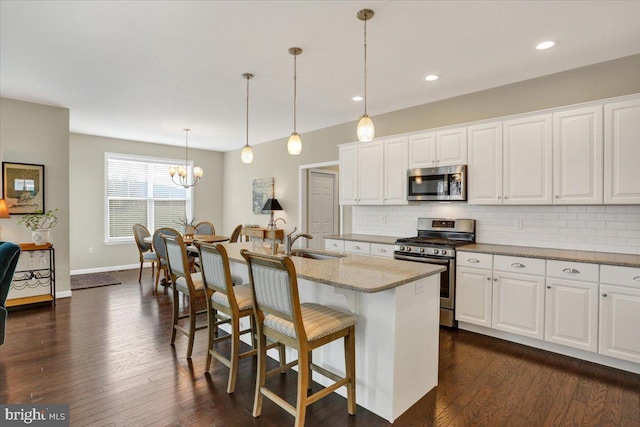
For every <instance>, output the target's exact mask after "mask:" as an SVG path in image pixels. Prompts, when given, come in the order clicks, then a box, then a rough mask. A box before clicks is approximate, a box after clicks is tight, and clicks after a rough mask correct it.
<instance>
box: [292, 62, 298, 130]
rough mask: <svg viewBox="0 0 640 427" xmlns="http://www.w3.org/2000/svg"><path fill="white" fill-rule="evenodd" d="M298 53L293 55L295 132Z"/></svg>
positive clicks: (294, 123) (294, 127)
mask: <svg viewBox="0 0 640 427" xmlns="http://www.w3.org/2000/svg"><path fill="white" fill-rule="evenodd" d="M297 80H298V55H293V132H294V133H295V132H296V121H297V120H296V119H297V117H296V110H297V105H298V91H297V85H298V82H297Z"/></svg>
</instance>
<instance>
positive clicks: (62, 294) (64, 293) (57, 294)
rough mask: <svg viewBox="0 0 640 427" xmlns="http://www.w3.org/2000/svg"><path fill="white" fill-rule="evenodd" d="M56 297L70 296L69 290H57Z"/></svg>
mask: <svg viewBox="0 0 640 427" xmlns="http://www.w3.org/2000/svg"><path fill="white" fill-rule="evenodd" d="M58 298H71V291H57V292H56V299H58Z"/></svg>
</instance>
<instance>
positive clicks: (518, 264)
mask: <svg viewBox="0 0 640 427" xmlns="http://www.w3.org/2000/svg"><path fill="white" fill-rule="evenodd" d="M511 267H513V268H525V267H526V265H524V264H520V263H519V262H514V263H513V264H511Z"/></svg>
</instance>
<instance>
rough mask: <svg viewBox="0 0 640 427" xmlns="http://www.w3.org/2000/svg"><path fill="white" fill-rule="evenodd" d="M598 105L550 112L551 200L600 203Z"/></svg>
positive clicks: (601, 139)
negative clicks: (551, 132)
mask: <svg viewBox="0 0 640 427" xmlns="http://www.w3.org/2000/svg"><path fill="white" fill-rule="evenodd" d="M603 154H604V151H603V134H602V106H600V105H598V106H595V107H588V108H579V109H575V110H568V111H561V112H558V113H554V114H553V203H554V204H562V205H578V204H579V205H586V204H601V203H602V190H603V172H602V167H603Z"/></svg>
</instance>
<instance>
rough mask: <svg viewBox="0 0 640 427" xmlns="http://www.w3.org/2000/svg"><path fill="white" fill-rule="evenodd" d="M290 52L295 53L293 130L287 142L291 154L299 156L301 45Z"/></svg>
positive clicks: (300, 148)
mask: <svg viewBox="0 0 640 427" xmlns="http://www.w3.org/2000/svg"><path fill="white" fill-rule="evenodd" d="M289 53H290V54H291V55H293V132H292V133H291V136H290V137H289V141H288V142H287V150H288V151H289V154H292V155H294V156H297V155H298V154H300V152H301V151H302V141H301V140H300V135H298V133H297V132H296V106H297V102H298V92H297V90H296V89H297V80H298V73H297V65H298V63H297V59H298V55H300V54H301V53H302V49H300V48H299V47H291V48H289Z"/></svg>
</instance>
